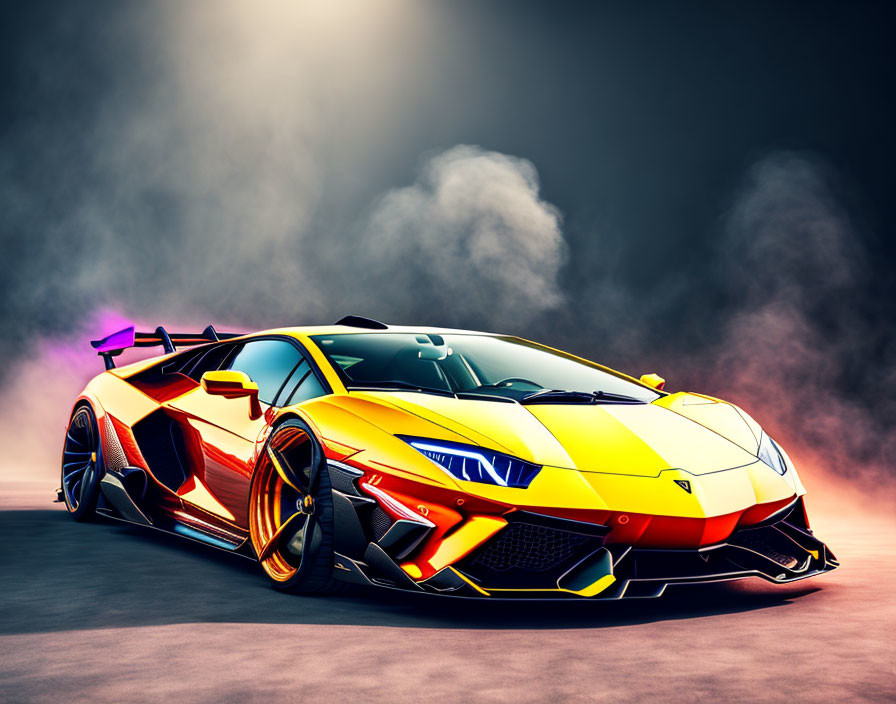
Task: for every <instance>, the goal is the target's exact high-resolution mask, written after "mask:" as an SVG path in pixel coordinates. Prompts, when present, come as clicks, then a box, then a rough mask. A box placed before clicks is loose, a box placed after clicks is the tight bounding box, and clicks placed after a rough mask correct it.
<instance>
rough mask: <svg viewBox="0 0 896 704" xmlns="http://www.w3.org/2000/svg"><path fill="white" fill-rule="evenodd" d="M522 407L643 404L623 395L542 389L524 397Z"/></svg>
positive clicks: (604, 392) (639, 400) (636, 399)
mask: <svg viewBox="0 0 896 704" xmlns="http://www.w3.org/2000/svg"><path fill="white" fill-rule="evenodd" d="M520 403H521V404H523V405H531V404H535V403H586V404H589V405H591V404H597V403H619V404H626V405H627V404H634V403H645V401H642V400H641V399H639V398H635V397H634V396H624V395H623V394H614V393H610V392H609V391H593V392H589V391H566V390H564V389H543V390H541V391H536V392H535V393H533V394H529V395H528V396H524V397H523V398H522V400H521V401H520Z"/></svg>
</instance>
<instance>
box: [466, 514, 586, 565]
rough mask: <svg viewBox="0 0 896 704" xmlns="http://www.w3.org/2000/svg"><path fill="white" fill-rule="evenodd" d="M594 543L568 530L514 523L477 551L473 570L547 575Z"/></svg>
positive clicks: (473, 561)
mask: <svg viewBox="0 0 896 704" xmlns="http://www.w3.org/2000/svg"><path fill="white" fill-rule="evenodd" d="M591 540H593V538H589V537H588V536H586V535H580V534H578V533H570V532H569V531H565V530H557V529H554V528H546V527H544V526H537V525H534V524H532V523H511V524H510V525H509V526H507V527H506V528H505V529H504V530H503V531H501V532H500V533H499V534H498V535H497V536H496V537H495V538H494V539H493V540H491V541H489V542H488V543H487V544H486V545H485V546H484V547H483V548H481V549H480V550H479V551H477V553H476V555H475V557H474V559H473V560H472V562H471V563H470V567H472V568H473V569H476V568H478V569H481V570H486V571H489V572H506V571H508V570H512V569H522V570H526V571H529V572H545V571H547V570H550V569H551V568H552V567H555V566H557V565H559V564H560V563H562V562H565V561H566V560H568V559H569V558H570V557H572V556H573V555H575V554H576V553H577V552H579V549H580V548H581V547H582V546H583V545H584V544H585V543H587V542H589V541H591ZM477 571H478V570H477Z"/></svg>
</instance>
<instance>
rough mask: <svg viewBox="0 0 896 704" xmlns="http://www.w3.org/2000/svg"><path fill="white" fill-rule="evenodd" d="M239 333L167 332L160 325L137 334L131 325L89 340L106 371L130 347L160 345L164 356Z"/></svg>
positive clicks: (227, 338)
mask: <svg viewBox="0 0 896 704" xmlns="http://www.w3.org/2000/svg"><path fill="white" fill-rule="evenodd" d="M239 336H240V334H239V333H232V332H218V331H217V330H215V328H214V326H212V325H209V326H208V327H207V328H206V329H205V330H203V331H202V332H200V333H198V334H197V333H192V334H191V333H179V332H168V331H167V330H165V328H163V327H162V326H161V325H159V327H157V328H156V329H155V332H137V331H136V330H135V328H134V326H133V325H131V326H130V327H126V328H124V330H119V331H118V332H113V333H112V334H111V335H109V336H107V337H104V338H103V339H102V340H91V342H90V344H91V346H92V347H93V348H94V349H95V350H96V353H97V354H98V355H99V356H100V357H102V358H103V361H104V362H105V363H106V369H114V368H115V360H113V359H112V358H113V357H117V356H118V355H120V354H121V353H122V352H124V351H125V350H126V349H129V348H131V347H156V346H159V345H161V346H162V347H164V348H165V354H170V353H171V352H175V351H176V350H177V348H178V347H189V346H191V345H204V344H206V343H208V342H219V341H220V340H229V339H231V338H234V337H239Z"/></svg>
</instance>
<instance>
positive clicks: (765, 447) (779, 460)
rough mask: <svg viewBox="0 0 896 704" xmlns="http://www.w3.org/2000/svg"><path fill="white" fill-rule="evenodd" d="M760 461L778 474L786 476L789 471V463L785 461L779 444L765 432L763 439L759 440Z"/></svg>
mask: <svg viewBox="0 0 896 704" xmlns="http://www.w3.org/2000/svg"><path fill="white" fill-rule="evenodd" d="M756 454H758V455H759V459H761V460H762V461H763V462H765V463H766V464H767V465H768V466H769V467H771V468H772V469H773V470H775V471H776V472H777V473H778V474H780V475H782V476H783V475H784V473H785V472H786V471H787V462H785V461H784V453H783V452H782V451H781V448H780V447H778V443H776V442H775V441H774V440H772V439H771V438H770V437H769V436H768V434H767V433H766V432H765V431H763V433H762V437H761V438H760V439H759V452H757V453H756Z"/></svg>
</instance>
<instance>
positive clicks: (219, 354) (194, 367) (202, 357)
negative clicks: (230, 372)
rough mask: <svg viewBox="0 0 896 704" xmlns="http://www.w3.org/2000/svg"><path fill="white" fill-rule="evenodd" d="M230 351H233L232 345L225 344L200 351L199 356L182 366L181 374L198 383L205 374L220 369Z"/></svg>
mask: <svg viewBox="0 0 896 704" xmlns="http://www.w3.org/2000/svg"><path fill="white" fill-rule="evenodd" d="M231 350H233V345H227V344H225V345H215V346H213V347H211V348H209V349H203V350H200V351H199V352H200V353H199V354H197V355H196V356H195V357H193V358H192V359H190V361H189V363H188V364H185V365H184V366H183V368H182V369H181V372H182V373H183V374H186V375H187V376H188V377H190V378H191V379H193V380H194V381H199V380H200V379H201V378H202V375H203V374H205V373H206V372H209V371H215V370H217V369H220V368H221V364H222V363H223V362H224V359H225V358H226V357H227V355H228V354H229V353H230V351H231Z"/></svg>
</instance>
